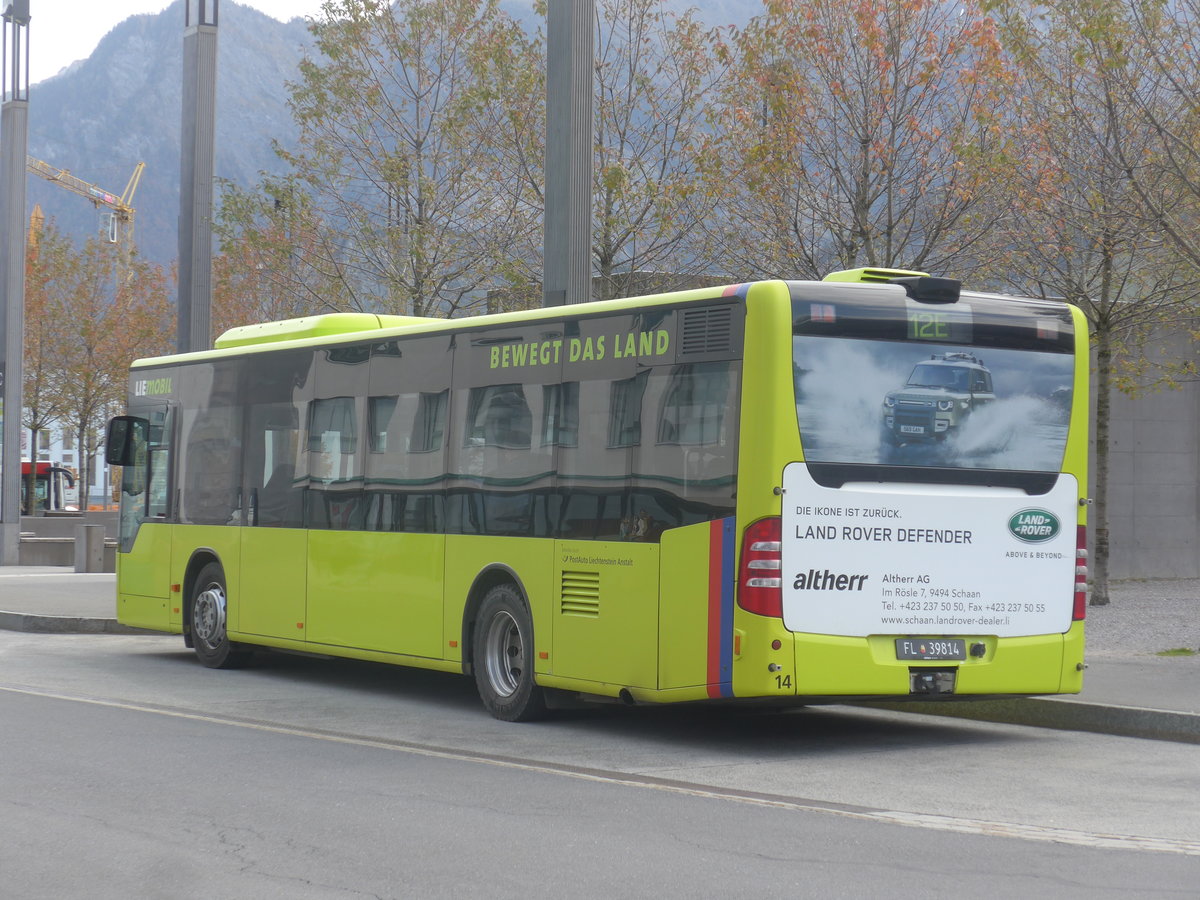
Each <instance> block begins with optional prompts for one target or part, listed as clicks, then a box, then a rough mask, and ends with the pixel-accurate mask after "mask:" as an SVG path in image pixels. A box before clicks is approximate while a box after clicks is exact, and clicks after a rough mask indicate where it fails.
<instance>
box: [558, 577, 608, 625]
mask: <svg viewBox="0 0 1200 900" xmlns="http://www.w3.org/2000/svg"><path fill="white" fill-rule="evenodd" d="M560 609H561V612H562V614H563V615H564V616H587V617H589V618H593V619H594V618H597V617H598V616H599V615H600V573H599V572H578V571H574V572H571V571H567V570H566V569H564V570H563V573H562V606H561V607H560Z"/></svg>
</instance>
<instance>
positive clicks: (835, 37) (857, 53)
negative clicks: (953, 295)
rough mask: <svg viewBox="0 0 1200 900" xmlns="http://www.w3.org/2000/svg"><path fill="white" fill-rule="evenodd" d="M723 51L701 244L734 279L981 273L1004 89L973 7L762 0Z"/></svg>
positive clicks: (1006, 83) (998, 58) (905, 0)
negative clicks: (729, 67) (711, 205)
mask: <svg viewBox="0 0 1200 900" xmlns="http://www.w3.org/2000/svg"><path fill="white" fill-rule="evenodd" d="M720 52H721V53H722V55H723V56H725V57H728V58H732V59H735V60H736V63H737V65H736V69H735V73H736V74H735V76H734V77H732V78H731V79H730V81H729V84H728V87H727V89H726V90H725V91H724V92H723V94H722V95H721V97H720V102H719V104H718V105H717V106H716V108H715V110H714V117H715V122H716V124H717V125H718V127H717V129H716V132H715V136H714V139H713V140H712V142H711V144H710V147H709V150H708V154H707V159H708V167H707V168H708V172H709V176H710V179H711V180H712V182H713V183H714V190H718V189H719V188H720V186H724V188H725V190H724V192H723V196H721V199H720V202H719V205H718V207H717V210H716V214H715V215H714V216H712V217H711V220H710V221H711V229H710V230H711V234H712V238H713V240H714V241H715V242H717V245H718V246H719V248H720V252H721V254H722V257H723V258H724V259H726V260H728V263H727V265H728V266H729V268H730V269H731V270H733V271H734V272H737V273H739V276H740V277H752V276H767V277H774V276H786V277H800V278H820V277H822V276H823V275H825V274H826V273H828V272H829V271H830V270H833V269H843V268H853V267H857V266H888V267H896V268H905V269H925V270H928V271H932V272H936V273H939V274H941V273H951V272H953V273H955V274H958V275H962V274H965V273H967V272H969V271H971V270H972V269H973V268H975V267H977V266H979V265H981V264H982V263H984V262H986V261H987V260H988V259H989V254H990V251H991V249H992V247H991V245H990V244H989V242H988V237H989V235H990V231H991V223H992V221H993V220H994V218H995V216H996V214H997V211H998V209H1001V208H1002V207H1003V203H1004V200H1003V194H1002V192H1001V191H999V190H998V186H996V185H994V184H993V183H992V182H991V181H990V180H989V179H988V178H987V177H986V175H987V173H986V169H985V168H984V167H983V166H982V165H981V164H980V161H981V160H985V159H987V158H988V157H989V156H990V155H991V154H992V153H993V152H995V150H996V148H997V147H999V146H1001V145H1002V143H1003V141H1004V137H1005V130H1004V127H1003V124H1004V123H1003V109H1004V105H1005V104H1006V103H1007V102H1008V99H1009V90H1010V84H1011V77H1010V74H1009V72H1008V71H1007V69H1006V67H1005V65H1004V60H1003V56H1002V53H1001V47H1000V44H999V42H998V40H997V37H996V34H995V31H994V28H993V25H992V22H991V20H990V19H989V18H988V17H987V16H986V15H984V14H983V12H982V11H981V10H980V9H979V7H978V6H977V5H976V4H975V3H974V2H967V3H965V4H963V3H957V2H955V3H951V2H947V0H852V2H844V0H805V2H800V0H767V3H766V9H765V12H764V14H763V15H762V16H760V17H758V18H755V19H753V20H752V21H751V22H750V23H749V24H748V25H747V26H746V28H745V29H744V30H742V31H741V32H740V33H737V34H734V35H733V36H732V37H731V39H730V40H729V41H728V42H726V43H725V44H723V45H722V46H721V47H720Z"/></svg>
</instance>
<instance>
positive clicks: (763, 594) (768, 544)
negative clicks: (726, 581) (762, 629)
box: [738, 516, 783, 618]
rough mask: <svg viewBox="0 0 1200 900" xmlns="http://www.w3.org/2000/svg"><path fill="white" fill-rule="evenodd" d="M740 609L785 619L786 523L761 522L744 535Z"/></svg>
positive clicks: (779, 520) (739, 567) (776, 521)
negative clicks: (784, 526)
mask: <svg viewBox="0 0 1200 900" xmlns="http://www.w3.org/2000/svg"><path fill="white" fill-rule="evenodd" d="M738 606H740V607H741V608H742V609H744V610H746V611H747V612H752V613H757V614H758V615H760V616H774V617H776V618H779V617H782V616H783V520H782V519H780V517H779V516H771V517H769V518H766V519H759V520H758V521H757V522H755V523H753V524H752V525H750V527H749V528H747V529H746V532H745V534H743V535H742V561H741V565H739V566H738Z"/></svg>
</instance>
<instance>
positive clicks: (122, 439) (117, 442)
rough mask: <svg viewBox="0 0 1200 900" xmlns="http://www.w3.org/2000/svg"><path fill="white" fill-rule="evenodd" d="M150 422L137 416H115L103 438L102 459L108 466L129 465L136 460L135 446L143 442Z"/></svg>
mask: <svg viewBox="0 0 1200 900" xmlns="http://www.w3.org/2000/svg"><path fill="white" fill-rule="evenodd" d="M149 426H150V423H149V422H148V421H146V420H145V419H142V418H139V417H137V416H115V417H114V418H112V419H111V420H110V421H109V423H108V434H107V435H105V438H104V461H105V462H107V463H108V464H109V465H110V466H129V465H133V464H134V463H135V462H136V461H137V447H138V444H139V443H145V440H146V434H147V432H148V430H149Z"/></svg>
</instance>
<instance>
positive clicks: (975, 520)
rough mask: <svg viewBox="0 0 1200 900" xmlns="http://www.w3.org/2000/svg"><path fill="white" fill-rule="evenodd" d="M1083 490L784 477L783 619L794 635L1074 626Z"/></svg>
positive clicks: (1065, 479)
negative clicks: (1037, 492) (837, 482)
mask: <svg viewBox="0 0 1200 900" xmlns="http://www.w3.org/2000/svg"><path fill="white" fill-rule="evenodd" d="M1077 497H1078V485H1077V484H1076V481H1075V478H1074V477H1073V476H1071V475H1066V474H1064V475H1060V476H1059V477H1058V481H1057V483H1056V484H1055V486H1054V488H1053V489H1052V490H1051V491H1050V492H1049V493H1047V494H1044V495H1041V496H1036V497H1031V496H1028V495H1026V494H1025V493H1024V492H1023V491H1020V490H1017V489H1011V490H1005V489H996V488H986V487H977V486H957V485H928V484H887V485H883V484H864V485H861V486H858V487H856V486H854V485H846V486H843V487H841V488H836V489H835V488H827V487H823V486H821V485H819V484H817V483H816V482H815V481H813V480H812V478H811V476H810V475H809V474H808V469H807V467H806V466H805V465H804V464H803V463H794V464H792V465H790V466H788V467H787V468H786V469H785V470H784V495H783V618H784V623H785V624H786V625H787V627H788V629H789V630H791V631H803V632H811V633H816V634H835V635H846V636H856V637H863V636H867V635H872V634H921V635H975V634H979V635H996V636H1000V637H1013V636H1020V635H1032V634H1050V633H1054V632H1062V631H1066V630H1067V629H1068V628H1069V627H1070V624H1071V603H1072V596H1073V590H1074V580H1075V543H1076V523H1075V516H1076V507H1077V502H1078V501H1077Z"/></svg>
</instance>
